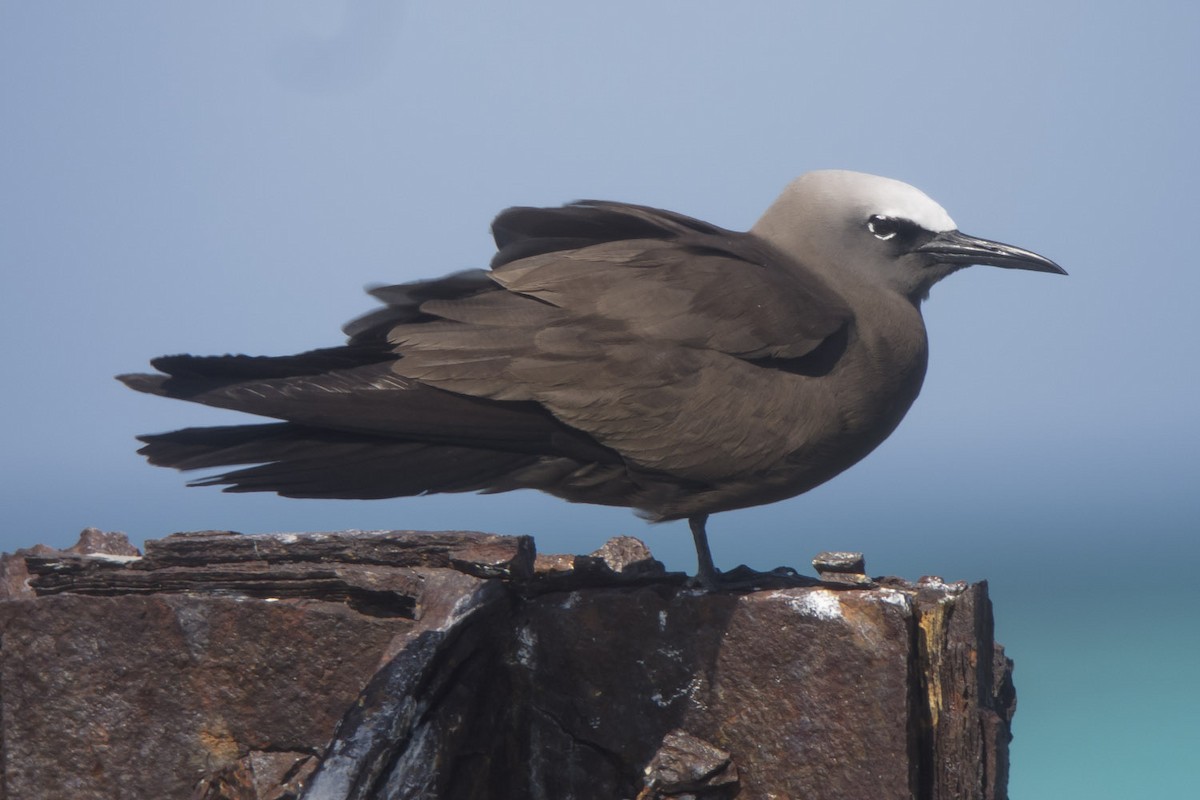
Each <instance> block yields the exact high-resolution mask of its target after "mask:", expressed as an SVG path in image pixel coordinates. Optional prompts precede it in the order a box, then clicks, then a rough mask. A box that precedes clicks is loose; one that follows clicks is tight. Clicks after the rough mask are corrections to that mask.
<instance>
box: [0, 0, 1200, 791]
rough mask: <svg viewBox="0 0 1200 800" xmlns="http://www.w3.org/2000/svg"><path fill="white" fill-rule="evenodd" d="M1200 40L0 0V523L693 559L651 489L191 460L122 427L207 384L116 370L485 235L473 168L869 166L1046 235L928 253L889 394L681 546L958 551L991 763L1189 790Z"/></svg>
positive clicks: (320, 328)
mask: <svg viewBox="0 0 1200 800" xmlns="http://www.w3.org/2000/svg"><path fill="white" fill-rule="evenodd" d="M1198 53H1200V7H1198V6H1196V5H1194V4H1187V3H1183V2H1178V3H1155V2H1150V3H1143V4H1140V5H1139V6H1138V7H1137V8H1136V9H1134V8H1133V7H1131V6H1126V5H1124V4H1116V3H1104V2H1101V3H1087V4H1085V3H1055V4H1047V3H1024V2H1015V3H1005V4H990V5H988V6H983V5H981V4H964V3H927V4H900V3H883V2H876V3H855V2H848V3H839V4H829V3H820V4H818V3H807V2H795V1H794V0H793V2H786V3H784V2H759V3H755V4H745V5H743V6H737V5H734V4H730V3H728V2H723V3H716V2H688V3H682V2H640V3H632V2H624V1H623V0H614V1H613V2H608V3H604V4H589V5H587V6H583V5H571V6H567V5H564V4H562V3H552V2H520V1H518V2H508V3H503V4H498V3H493V4H486V3H482V2H474V3H471V2H467V3H454V4H449V3H431V2H412V3H383V2H378V1H377V0H374V1H371V2H366V1H364V2H358V3H355V4H353V5H351V4H349V3H344V2H286V3H284V2H264V3H257V4H242V3H232V2H212V3H194V4H188V5H183V4H167V3H161V4H149V3H127V2H107V3H82V2H77V3H19V2H0V119H2V120H3V123H2V125H0V268H2V269H3V276H4V283H3V291H2V292H0V333H2V334H3V341H4V342H5V343H6V345H7V347H6V349H5V355H4V362H3V364H4V369H3V371H2V373H0V375H2V377H0V381H2V383H0V386H2V387H3V393H2V395H0V396H2V397H3V409H4V412H5V415H4V419H5V420H6V422H7V425H6V438H7V441H6V446H5V447H4V448H3V449H2V450H0V470H2V478H3V480H2V481H0V506H2V507H3V509H4V513H3V517H2V518H0V548H2V549H5V550H11V549H14V548H16V547H21V546H27V545H30V544H33V543H35V542H45V543H47V544H52V545H59V546H65V545H68V544H70V543H72V542H73V541H74V539H75V537H76V536H77V534H78V531H79V530H80V529H81V528H82V527H84V526H86V525H95V526H98V527H101V528H104V529H108V530H122V531H125V532H127V533H128V534H129V535H130V536H131V538H133V539H134V540H135V541H139V542H140V541H141V540H142V539H145V538H157V537H160V536H163V535H166V534H168V533H171V532H172V531H176V530H195V529H204V528H229V529H236V530H243V531H267V530H330V529H343V528H364V529H370V528H415V529H445V528H454V529H478V530H491V531H498V532H504V533H532V534H535V535H536V536H537V538H538V544H539V547H540V549H542V550H544V551H568V550H569V551H578V552H585V551H588V550H591V549H594V548H595V547H597V546H599V545H600V544H601V543H602V542H603V541H604V540H605V539H606V538H607V537H608V536H611V535H616V534H633V535H638V536H641V537H643V538H645V539H646V540H647V541H648V542H649V544H650V545H651V547H652V548H653V549H654V550H655V552H656V553H657V554H658V555H659V556H660V557H661V558H663V559H665V560H666V561H667V562H668V564H669V565H670V566H672V567H675V568H680V569H683V568H688V569H690V568H691V560H690V559H691V553H690V550H691V548H690V542H689V537H688V535H687V533H686V529H685V528H684V527H683V526H682V525H678V524H675V525H668V526H658V527H648V526H646V525H644V524H643V523H642V522H640V521H639V520H637V519H636V518H634V517H633V516H632V515H631V514H630V513H628V512H626V511H623V510H620V509H604V508H592V507H582V506H569V505H566V504H564V503H561V502H559V501H556V500H553V499H551V498H545V497H541V496H536V495H531V494H514V495H508V496H501V497H449V498H444V497H435V498H417V499H411V500H398V501H382V502H374V503H346V502H313V501H294V500H281V499H278V498H274V497H253V496H231V495H222V494H221V493H219V492H217V491H215V490H212V489H189V488H186V487H185V486H184V483H185V481H184V479H183V477H182V476H180V475H178V474H177V473H174V472H170V471H167V470H159V469H153V468H151V467H148V466H146V465H145V464H144V463H143V462H142V461H141V459H140V458H139V457H138V456H136V455H135V453H134V450H135V443H134V441H133V438H132V437H133V435H134V434H136V433H141V432H153V431H161V430H168V429H172V428H175V427H181V426H186V425H198V424H205V423H228V422H230V421H232V419H234V418H233V417H232V416H231V415H228V414H224V413H222V412H218V411H215V410H211V409H204V408H199V407H189V406H188V405H186V404H182V403H171V402H167V401H163V400H160V399H158V398H152V397H144V396H139V395H136V394H134V393H132V392H130V391H128V390H126V389H124V388H123V387H121V386H120V385H119V384H117V383H116V382H115V381H113V380H112V376H113V375H114V374H116V373H119V372H129V371H137V370H140V369H142V368H143V367H144V365H145V363H146V361H147V359H149V358H150V357H152V356H155V355H159V354H164V353H174V352H194V353H224V352H251V353H264V354H283V353H290V352H296V351H299V350H303V349H307V348H311V347H318V346H325V345H330V344H334V343H337V342H338V341H340V339H341V334H340V331H339V327H340V326H341V325H342V324H343V323H344V322H346V321H347V320H349V319H351V318H352V317H354V316H356V315H358V314H360V313H362V312H363V311H365V310H368V309H370V308H371V302H370V299H369V298H368V297H366V296H365V295H363V294H362V288H363V287H364V286H365V285H367V284H371V283H379V282H401V281H405V280H411V279H416V278H422V277H431V276H436V275H439V274H443V273H447V272H451V271H454V270H458V269H463V268H466V267H472V266H479V265H482V264H484V263H485V262H486V261H487V259H488V258H489V256H490V239H489V235H488V223H489V221H490V220H491V218H492V216H493V215H494V214H495V213H496V212H497V211H499V210H500V209H501V208H504V207H505V206H508V205H516V204H522V205H540V204H545V205H554V204H559V203H562V202H565V201H569V200H572V199H576V198H580V197H598V198H608V199H616V200H629V201H633V202H639V203H646V204H651V205H660V206H664V207H668V208H672V209H676V210H679V211H682V212H685V213H688V214H692V215H695V216H699V217H701V218H705V219H709V220H711V221H713V222H715V223H718V224H721V225H725V226H727V227H746V226H748V225H750V224H751V223H752V222H753V221H754V220H755V218H756V217H757V216H758V215H759V213H761V211H762V210H763V209H764V208H765V207H766V206H767V205H768V204H769V203H770V202H771V200H772V199H774V197H775V195H776V194H777V193H778V191H779V190H780V189H781V188H782V187H783V185H784V184H785V183H787V181H788V180H790V179H791V178H792V177H794V176H795V175H797V174H799V173H801V172H804V171H806V170H809V169H815V168H822V167H845V168H850V169H858V170H863V171H868V172H876V173H879V174H884V175H888V176H890V177H895V178H899V179H902V180H905V181H908V182H910V183H913V184H915V185H917V186H918V187H920V188H922V189H923V190H925V191H926V192H928V193H929V194H930V195H931V196H933V197H934V198H935V199H936V200H938V201H939V202H940V203H942V204H943V205H944V206H945V207H946V208H947V209H948V210H949V212H950V214H951V215H952V216H953V217H954V218H955V220H956V221H957V222H958V223H959V225H960V226H961V228H962V229H963V230H965V231H967V232H969V233H973V234H977V235H981V236H986V237H989V238H995V239H999V240H1001V241H1007V242H1011V243H1014V244H1018V245H1021V246H1024V247H1028V248H1031V249H1034V250H1037V251H1038V252H1041V253H1044V254H1045V255H1048V256H1050V257H1051V258H1054V259H1055V260H1057V261H1058V262H1059V263H1061V264H1062V265H1063V266H1065V267H1066V268H1067V269H1068V270H1069V271H1070V272H1071V276H1070V277H1069V278H1058V277H1055V276H1048V275H1038V274H1032V273H1020V272H1013V271H1007V270H995V269H988V268H984V267H978V268H974V269H971V270H968V271H966V272H964V273H961V274H958V275H955V276H953V277H952V278H950V279H949V280H947V281H946V282H944V283H943V284H940V285H939V286H937V287H936V288H935V289H934V292H933V296H932V298H931V299H930V301H929V303H928V304H927V305H926V307H925V313H926V320H927V323H928V327H929V331H930V338H931V348H932V352H931V366H930V370H929V376H928V379H927V381H926V384H925V388H924V391H923V393H922V396H921V398H920V399H919V400H918V402H917V404H916V406H915V407H914V409H913V410H912V412H910V414H909V416H908V418H907V419H906V420H905V422H904V423H903V424H902V425H901V427H900V429H899V431H897V433H896V434H895V435H893V437H892V438H891V439H890V440H889V441H888V442H887V443H885V444H884V445H883V446H882V447H881V448H880V449H879V450H878V451H877V452H876V453H874V454H873V455H872V456H871V457H870V458H868V459H867V460H866V461H864V462H863V463H862V464H860V465H858V466H857V467H855V468H854V469H852V470H851V471H849V472H848V473H846V474H845V475H843V476H841V477H839V478H838V479H837V480H835V481H833V482H831V483H830V484H828V485H826V486H824V487H821V488H819V489H817V490H814V491H813V492H811V493H809V494H808V495H805V496H803V497H800V498H796V499H793V500H790V501H787V502H784V503H779V504H776V505H773V506H769V507H762V508H757V509H750V510H746V511H741V512H734V513H729V514H722V515H718V516H716V517H714V518H713V520H712V521H711V522H710V525H709V529H710V531H711V539H712V544H713V548H714V554H715V557H716V559H717V561H718V565H719V566H724V567H730V566H733V565H735V564H738V563H741V562H746V563H749V564H751V565H752V566H756V567H763V568H767V567H772V566H775V565H777V564H783V563H786V564H793V565H799V566H803V565H805V564H806V563H807V561H808V560H809V559H810V558H811V557H812V555H813V554H815V553H816V552H818V551H819V550H823V549H857V550H863V551H865V552H866V555H867V563H868V568H869V570H870V571H871V572H873V573H876V574H878V573H890V574H899V575H904V576H906V577H910V578H916V577H918V576H919V575H921V574H928V573H933V574H941V575H943V576H944V577H946V578H947V579H959V578H964V579H971V580H978V579H982V578H987V579H988V580H989V582H990V585H991V587H992V591H993V595H994V597H995V599H996V602H997V632H998V636H999V638H1000V639H1001V640H1002V641H1003V642H1004V643H1005V644H1006V645H1007V646H1008V650H1009V653H1010V655H1012V656H1013V657H1014V658H1015V659H1016V661H1017V673H1016V680H1017V688H1018V692H1019V695H1020V710H1019V712H1018V715H1017V719H1016V740H1015V742H1014V745H1013V758H1014V766H1013V778H1012V790H1013V795H1014V796H1016V797H1023V798H1041V797H1046V798H1051V797H1054V798H1062V797H1089V798H1108V797H1111V798H1118V797H1120V798H1124V797H1128V796H1131V795H1144V794H1146V793H1147V791H1151V790H1152V791H1154V792H1155V793H1159V794H1170V793H1175V794H1180V793H1186V792H1187V791H1192V790H1193V789H1194V785H1195V782H1196V781H1197V780H1198V779H1200V774H1198V773H1200V768H1197V767H1195V766H1194V752H1195V750H1196V748H1197V746H1200V732H1198V731H1200V729H1198V728H1197V726H1196V724H1195V722H1194V720H1195V718H1196V716H1197V714H1198V712H1200V689H1197V685H1196V670H1197V666H1196V664H1197V657H1198V656H1200V621H1198V616H1197V613H1196V611H1195V603H1194V599H1193V596H1192V590H1191V588H1190V586H1189V584H1188V582H1189V581H1190V580H1194V576H1195V575H1196V573H1197V570H1198V568H1200V542H1198V537H1197V535H1196V534H1197V530H1198V529H1200V499H1198V498H1200V492H1198V491H1197V478H1198V477H1200V468H1198V467H1197V458H1196V449H1197V443H1198V442H1200V414H1198V413H1197V411H1196V405H1197V394H1198V387H1200V380H1198V375H1200V366H1198V365H1200V331H1198V326H1197V322H1196V298H1197V296H1200V270H1197V269H1196V266H1195V265H1196V261H1197V255H1196V244H1195V238H1196V237H1195V228H1196V226H1197V219H1198V218H1200V203H1198V200H1197V192H1196V188H1195V187H1196V186H1197V182H1198V180H1200V157H1198V156H1197V149H1196V142H1197V141H1200V122H1198V117H1197V107H1198V106H1197V102H1196V98H1198V97H1200V86H1198V85H1197V84H1200V64H1198V60H1200V57H1198V55H1197V54H1198Z"/></svg>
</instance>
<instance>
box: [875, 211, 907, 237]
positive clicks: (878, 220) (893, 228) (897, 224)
mask: <svg viewBox="0 0 1200 800" xmlns="http://www.w3.org/2000/svg"><path fill="white" fill-rule="evenodd" d="M901 227H903V225H902V223H901V221H900V220H898V219H896V218H895V217H884V216H880V215H879V214H874V215H872V216H871V217H870V219H868V220H867V230H869V231H870V232H871V233H873V234H875V238H876V239H883V240H884V241H886V240H888V239H891V238H894V237H895V235H896V234H897V233H899V232H900V229H901Z"/></svg>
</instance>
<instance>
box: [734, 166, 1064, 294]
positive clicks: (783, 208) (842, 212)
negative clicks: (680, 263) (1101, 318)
mask: <svg viewBox="0 0 1200 800" xmlns="http://www.w3.org/2000/svg"><path fill="white" fill-rule="evenodd" d="M752 232H753V233H755V234H757V235H759V236H761V237H763V238H764V239H767V240H768V241H770V242H771V243H772V244H774V245H775V246H776V247H779V248H781V249H782V250H784V252H786V253H787V254H789V255H791V256H793V257H795V258H796V259H798V260H799V261H800V262H801V263H803V264H804V265H805V266H806V267H808V268H809V269H813V270H815V271H818V272H820V273H822V274H826V275H829V277H831V278H836V275H835V274H834V273H836V272H841V271H846V270H850V271H853V272H855V273H857V274H858V275H860V276H864V277H865V278H866V279H867V280H869V281H871V282H872V283H876V284H878V283H882V284H884V285H886V286H888V287H890V288H892V289H894V290H895V291H898V292H900V293H902V294H904V295H906V296H908V297H911V298H912V299H913V300H914V301H919V300H921V299H923V298H924V297H925V296H926V295H927V294H928V293H929V289H930V287H931V286H933V284H935V283H937V282H938V281H939V280H941V279H942V278H944V277H946V276H947V275H949V274H950V273H951V272H954V271H955V270H958V269H961V268H962V267H965V266H967V265H969V264H988V265H991V266H996V267H1007V268H1012V269H1027V270H1033V271H1035V272H1055V273H1059V274H1062V275H1065V274H1066V271H1065V270H1064V269H1063V268H1062V267H1060V266H1058V265H1057V264H1055V263H1054V262H1053V261H1051V260H1050V259H1048V258H1045V257H1044V256H1040V255H1038V254H1037V253H1033V252H1031V251H1029V250H1024V249H1022V248H1020V247H1014V246H1012V245H1008V244H1001V243H1000V242H993V241H990V240H988V239H980V238H978V237H975V236H968V235H967V234H965V233H962V232H961V231H959V230H958V226H957V225H955V223H954V220H953V219H951V218H950V215H949V214H947V213H946V210H945V209H944V208H942V207H941V206H940V205H938V204H937V203H935V202H934V201H933V200H931V199H930V198H929V196H928V195H926V194H925V193H924V192H922V191H920V190H918V189H915V188H913V187H912V186H909V185H908V184H906V183H901V182H900V181H896V180H892V179H890V178H881V177H879V176H877V175H867V174H865V173H862V172H849V171H846V170H819V171H816V172H809V173H806V174H804V175H801V176H800V177H799V178H797V179H796V180H794V181H792V182H791V183H790V184H789V185H788V187H787V188H786V189H785V190H784V192H783V194H782V195H780V196H779V199H777V200H776V201H775V202H774V203H773V204H772V205H771V207H770V208H769V209H767V212H766V213H765V214H764V215H763V217H762V219H760V220H759V221H758V222H757V223H756V224H755V226H754V228H753V229H752Z"/></svg>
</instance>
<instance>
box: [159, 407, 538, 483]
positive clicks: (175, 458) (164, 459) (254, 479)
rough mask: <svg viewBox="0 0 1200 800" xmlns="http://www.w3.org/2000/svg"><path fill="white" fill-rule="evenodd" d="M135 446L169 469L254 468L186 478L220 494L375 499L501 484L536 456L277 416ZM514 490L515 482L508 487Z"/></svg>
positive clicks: (184, 431) (184, 432)
mask: <svg viewBox="0 0 1200 800" xmlns="http://www.w3.org/2000/svg"><path fill="white" fill-rule="evenodd" d="M138 438H139V439H140V440H141V441H142V442H144V443H145V446H144V447H142V449H141V450H139V451H138V452H139V453H141V454H142V455H144V456H145V457H146V458H147V459H148V460H149V461H150V463H152V464H157V465H159V466H164V467H174V468H175V469H181V470H191V469H209V468H220V467H229V466H234V465H239V464H251V465H254V466H248V467H244V468H242V469H237V470H232V471H229V472H224V473H221V474H218V475H215V476H211V477H207V478H203V479H201V480H198V481H195V482H193V484H192V485H194V486H224V487H225V491H227V492H276V493H278V494H280V495H283V496H284V497H320V498H344V499H375V498H383V497H407V496H412V495H419V494H430V493H435V492H470V491H485V490H489V489H490V490H493V491H495V490H496V489H497V488H500V487H501V486H502V485H503V484H504V483H505V478H506V476H509V475H511V474H513V473H514V472H518V471H520V470H523V469H525V468H527V467H529V466H531V465H533V464H534V463H535V462H536V461H537V460H538V456H536V455H532V454H528V453H512V452H503V451H496V450H484V449H478V448H470V447H459V446H452V445H444V444H429V443H422V442H411V441H401V440H396V439H390V438H388V437H384V436H372V435H368V434H361V435H359V434H347V433H345V432H341V431H329V430H322V429H319V428H313V427H308V426H305V425H297V424H294V423H290V422H279V423H271V424H265V425H230V426H223V427H209V428H184V429H182V430H177V431H172V432H170V433H161V434H152V435H147V436H139V437H138ZM514 488H515V487H514Z"/></svg>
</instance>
